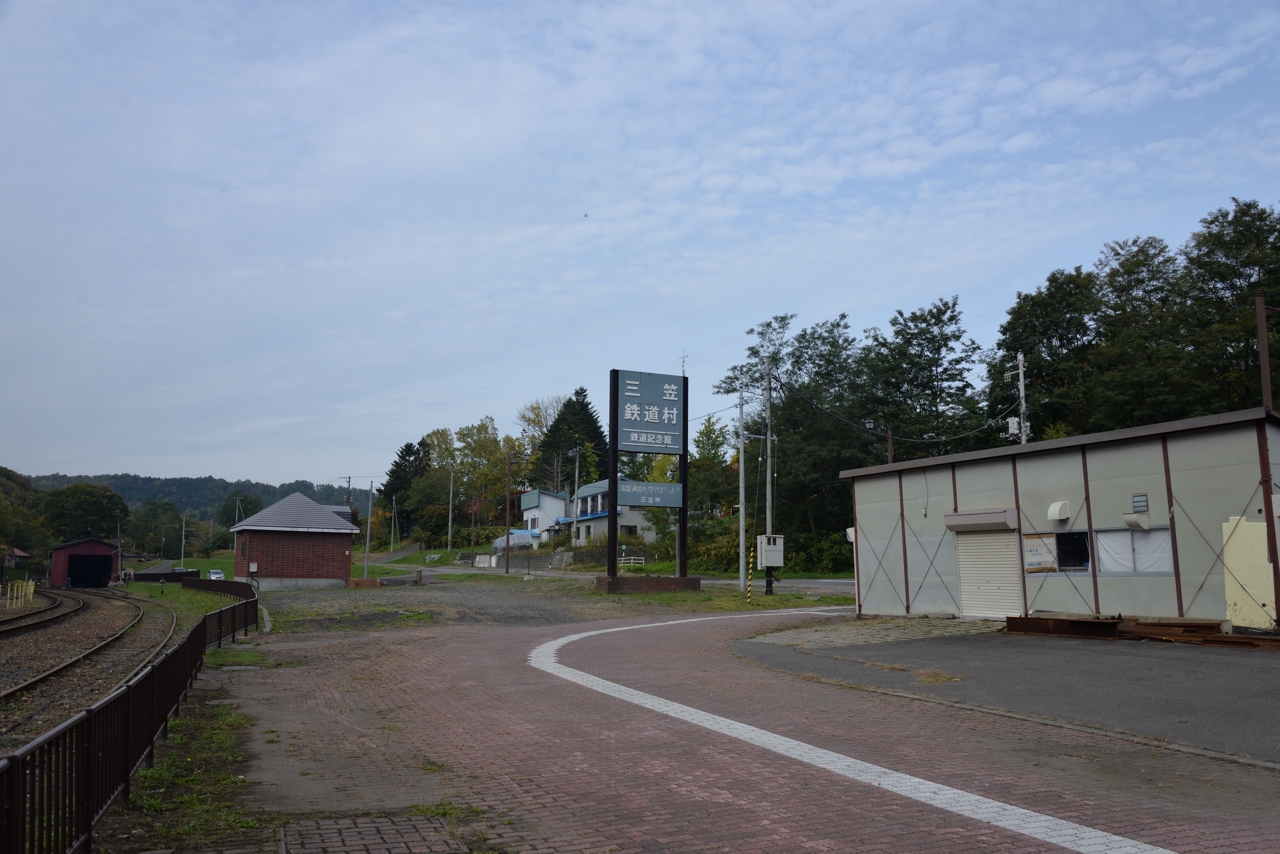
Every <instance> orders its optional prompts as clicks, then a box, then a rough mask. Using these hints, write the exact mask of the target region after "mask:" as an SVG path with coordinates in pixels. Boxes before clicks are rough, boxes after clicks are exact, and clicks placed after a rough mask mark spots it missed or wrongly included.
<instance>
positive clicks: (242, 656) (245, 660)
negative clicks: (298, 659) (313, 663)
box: [204, 643, 295, 667]
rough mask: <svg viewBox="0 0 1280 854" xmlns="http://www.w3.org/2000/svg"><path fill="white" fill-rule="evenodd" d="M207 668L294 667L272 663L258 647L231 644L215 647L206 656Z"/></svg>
mask: <svg viewBox="0 0 1280 854" xmlns="http://www.w3.org/2000/svg"><path fill="white" fill-rule="evenodd" d="M204 663H205V666H206V667H293V666H295V665H293V664H287V663H285V662H282V661H272V660H271V659H269V658H267V654H266V652H264V651H263V650H262V649H260V648H259V647H258V646H256V645H253V646H251V645H249V644H242V643H238V644H234V645H233V644H230V643H228V644H227V645H226V646H223V647H214V648H213V649H211V650H209V651H208V652H206V653H205V654H204Z"/></svg>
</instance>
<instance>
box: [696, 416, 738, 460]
mask: <svg viewBox="0 0 1280 854" xmlns="http://www.w3.org/2000/svg"><path fill="white" fill-rule="evenodd" d="M728 445H729V427H728V425H726V424H721V423H720V419H719V418H717V417H716V416H714V415H708V416H707V417H706V419H705V420H703V422H702V426H701V427H699V428H698V432H697V433H695V434H694V436H693V455H692V456H693V459H695V460H701V461H703V462H708V463H715V464H717V465H724V464H725V448H726V447H728Z"/></svg>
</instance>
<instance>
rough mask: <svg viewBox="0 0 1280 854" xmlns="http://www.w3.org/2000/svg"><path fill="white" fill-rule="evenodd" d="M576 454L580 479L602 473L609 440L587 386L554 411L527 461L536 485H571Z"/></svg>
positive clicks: (592, 478)
mask: <svg viewBox="0 0 1280 854" xmlns="http://www.w3.org/2000/svg"><path fill="white" fill-rule="evenodd" d="M575 449H581V450H580V457H579V458H578V461H577V462H578V469H579V476H578V481H579V483H591V482H592V481H596V480H599V479H600V478H601V477H603V476H604V472H605V468H606V466H607V464H608V456H607V454H608V453H609V443H608V440H607V439H606V438H605V434H604V430H603V429H602V428H601V427H600V418H599V416H598V415H597V414H596V410H595V407H593V406H592V405H591V401H589V400H588V399H587V390H586V389H585V388H582V387H579V388H577V389H576V390H575V391H574V392H573V395H572V396H571V397H570V398H569V399H567V400H566V401H565V402H564V404H563V405H562V406H561V407H560V411H559V412H557V413H556V417H555V419H554V420H553V421H552V422H551V426H550V427H548V428H547V431H546V433H545V434H544V435H543V436H542V441H541V442H540V443H539V445H538V449H537V453H536V454H535V455H534V458H533V460H532V461H531V463H530V469H531V471H532V472H533V482H534V485H535V486H538V487H541V488H543V489H548V490H551V491H552V492H559V491H561V490H563V489H565V488H566V487H567V488H569V489H572V488H573V469H574V457H573V455H572V452H573V451H574V450H575Z"/></svg>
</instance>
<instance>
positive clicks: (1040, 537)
mask: <svg viewBox="0 0 1280 854" xmlns="http://www.w3.org/2000/svg"><path fill="white" fill-rule="evenodd" d="M1022 565H1023V566H1024V567H1026V569H1027V572H1055V571H1056V570H1057V569H1058V549H1057V545H1056V543H1055V542H1054V536H1053V534H1023V535H1022Z"/></svg>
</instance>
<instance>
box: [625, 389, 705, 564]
mask: <svg viewBox="0 0 1280 854" xmlns="http://www.w3.org/2000/svg"><path fill="white" fill-rule="evenodd" d="M688 398H689V379H688V377H682V376H678V375H672V374H649V373H644V372H641V371H622V370H613V371H610V372H609V500H610V502H612V504H613V506H612V507H610V508H609V510H610V512H609V577H610V578H614V577H616V576H617V574H618V508H619V507H627V506H640V507H645V506H648V507H673V508H677V509H678V510H679V511H680V514H679V515H680V519H679V527H678V533H677V535H676V536H677V541H676V552H677V556H676V564H677V567H678V570H677V571H678V574H679V575H680V576H681V577H684V576H687V575H688V566H687V560H686V553H687V551H688V548H687V545H688V527H689V508H688V499H687V495H688V491H689V410H688V407H687V406H686V402H687V401H688ZM620 451H623V452H630V453H640V454H671V455H673V456H677V457H679V459H680V483H679V484H656V483H653V484H650V483H644V484H637V483H627V484H623V485H622V488H621V489H620V488H619V483H618V453H619V452H620Z"/></svg>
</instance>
